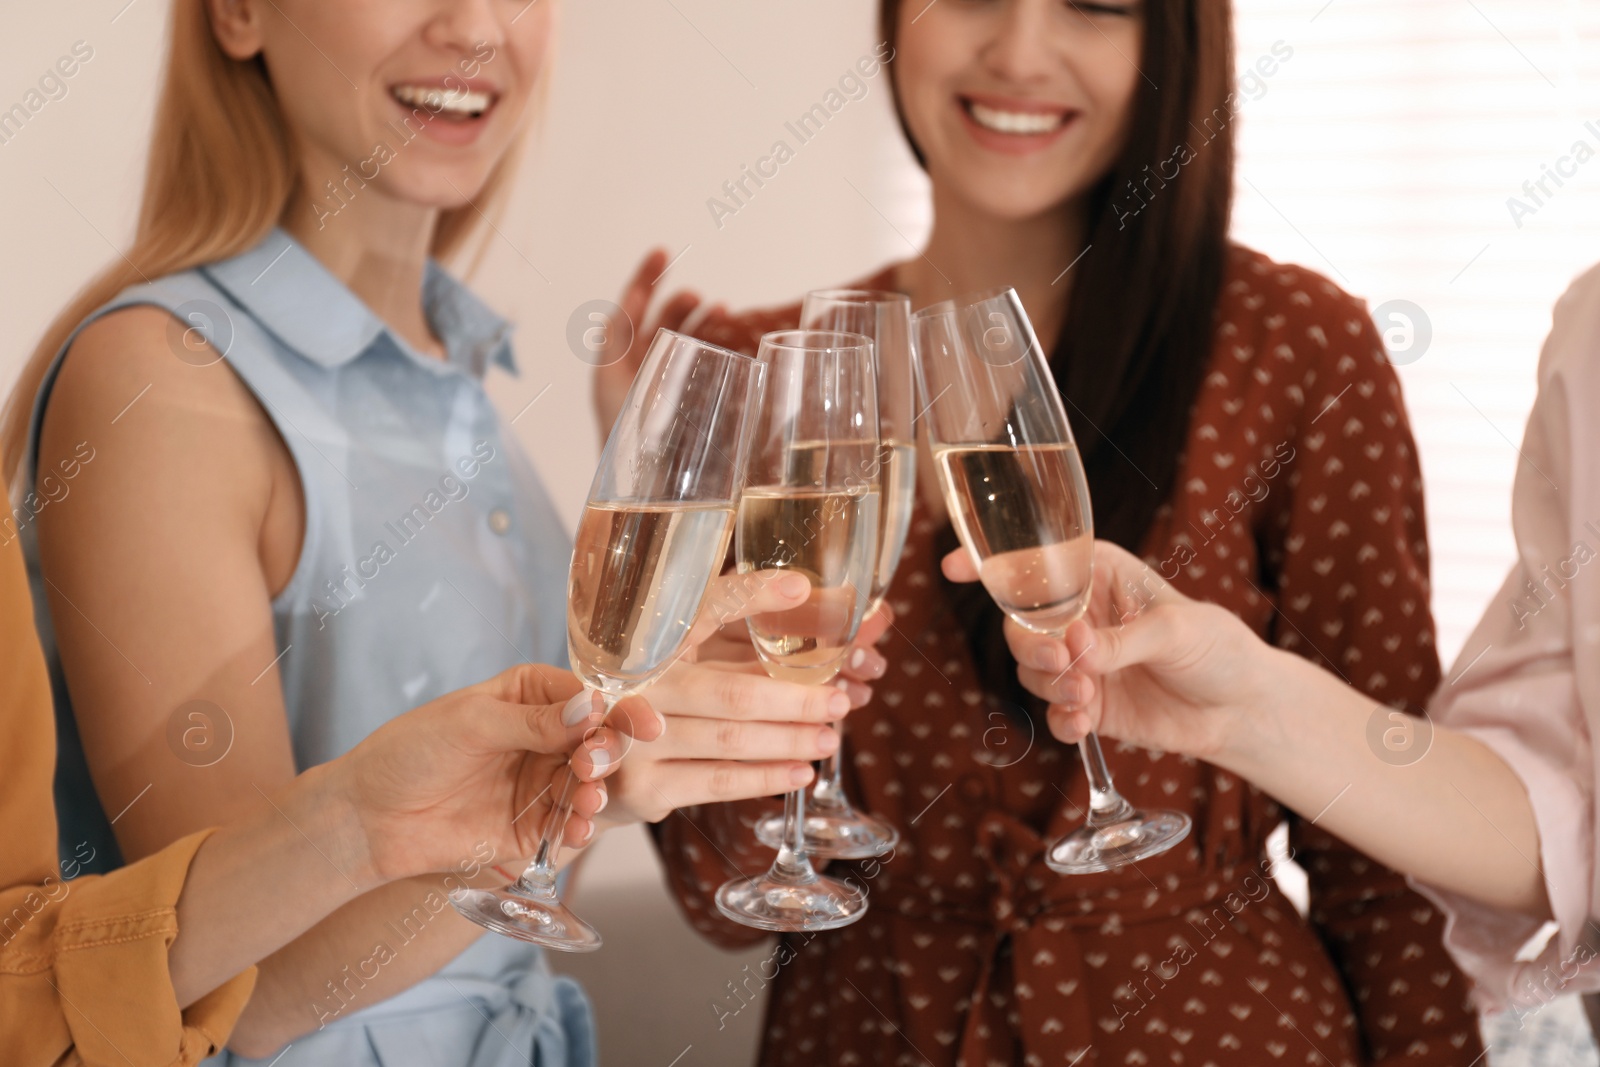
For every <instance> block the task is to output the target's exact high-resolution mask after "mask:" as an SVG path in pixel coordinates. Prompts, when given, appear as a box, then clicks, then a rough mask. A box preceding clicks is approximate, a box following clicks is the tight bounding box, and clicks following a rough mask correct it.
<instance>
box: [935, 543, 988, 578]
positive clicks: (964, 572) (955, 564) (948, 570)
mask: <svg viewBox="0 0 1600 1067" xmlns="http://www.w3.org/2000/svg"><path fill="white" fill-rule="evenodd" d="M939 567H940V569H941V570H943V571H944V576H945V577H946V578H948V579H950V580H951V581H952V582H975V581H977V580H978V564H977V561H976V560H974V559H973V558H972V553H971V552H968V551H967V550H966V549H965V548H958V549H956V550H954V551H953V552H950V553H949V554H948V555H946V556H945V557H944V559H942V560H940V561H939Z"/></svg>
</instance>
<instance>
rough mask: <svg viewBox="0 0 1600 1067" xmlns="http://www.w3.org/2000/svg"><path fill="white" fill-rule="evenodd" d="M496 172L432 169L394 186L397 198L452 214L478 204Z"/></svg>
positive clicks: (411, 175)
mask: <svg viewBox="0 0 1600 1067" xmlns="http://www.w3.org/2000/svg"><path fill="white" fill-rule="evenodd" d="M492 173H493V168H487V169H486V168H483V167H448V168H429V169H428V170H427V171H426V172H425V173H424V172H418V173H415V174H408V175H405V176H404V178H403V179H401V180H400V181H397V182H396V183H395V188H394V195H395V196H397V197H399V198H400V199H402V200H405V201H408V202H409V203H413V204H418V205H421V206H422V207H431V208H438V209H439V210H440V211H452V210H454V209H456V208H460V207H466V206H467V205H468V203H470V202H476V201H477V200H478V198H479V197H480V196H482V195H483V192H484V188H485V187H486V186H487V185H488V184H489V175H490V174H492Z"/></svg>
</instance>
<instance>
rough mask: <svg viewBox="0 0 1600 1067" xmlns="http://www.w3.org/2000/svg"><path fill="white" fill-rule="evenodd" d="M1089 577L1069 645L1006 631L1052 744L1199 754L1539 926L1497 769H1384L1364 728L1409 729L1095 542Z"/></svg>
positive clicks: (1483, 763)
mask: <svg viewBox="0 0 1600 1067" xmlns="http://www.w3.org/2000/svg"><path fill="white" fill-rule="evenodd" d="M944 565H945V573H946V574H948V575H949V576H950V577H951V578H952V580H956V581H963V580H975V579H976V572H975V571H973V569H972V566H971V563H970V561H969V560H967V558H966V557H965V556H964V555H963V554H962V553H960V552H957V553H952V554H951V555H950V556H947V557H946V558H945V564H944ZM1095 567H1096V574H1095V601H1096V602H1095V605H1094V606H1093V607H1092V608H1091V609H1090V610H1091V614H1090V622H1092V623H1093V625H1090V622H1085V621H1080V622H1078V623H1075V624H1074V626H1073V628H1072V630H1070V631H1069V632H1068V634H1067V640H1066V641H1065V642H1064V643H1063V642H1062V641H1060V640H1058V639H1051V638H1046V637H1041V636H1039V635H1036V634H1028V633H1026V632H1025V631H1023V630H1022V629H1021V628H1020V627H1016V626H1014V625H1008V626H1007V631H1006V633H1007V638H1008V640H1009V641H1010V644H1011V649H1012V652H1013V653H1014V654H1015V655H1016V657H1017V660H1018V663H1019V664H1020V665H1021V666H1020V667H1019V675H1020V677H1021V678H1022V681H1023V684H1024V685H1026V686H1027V687H1028V688H1029V689H1030V690H1031V691H1032V692H1034V693H1035V694H1036V695H1038V696H1040V697H1042V698H1043V699H1045V700H1049V701H1051V702H1052V706H1051V708H1050V713H1049V715H1050V727H1051V732H1052V733H1054V734H1055V735H1056V736H1057V737H1058V738H1060V739H1061V740H1063V741H1066V742H1069V743H1071V742H1076V741H1078V740H1079V739H1081V738H1082V737H1083V735H1084V734H1085V733H1087V732H1088V731H1089V730H1091V729H1099V730H1102V731H1103V732H1104V733H1105V734H1107V735H1108V736H1111V737H1117V738H1120V739H1123V740H1128V741H1132V742H1134V743H1136V744H1141V745H1147V746H1150V747H1152V748H1159V749H1162V750H1165V751H1171V752H1183V753H1186V754H1188V755H1192V756H1197V757H1199V758H1201V759H1204V760H1206V761H1207V762H1210V763H1215V764H1216V765H1218V766H1220V767H1224V768H1226V769H1228V770H1230V771H1233V772H1234V773H1236V774H1238V775H1240V776H1241V777H1243V778H1245V779H1247V780H1249V781H1252V782H1254V783H1255V784H1256V785H1258V786H1260V787H1261V788H1262V789H1263V790H1265V791H1266V792H1268V793H1270V794H1271V795H1272V796H1273V797H1275V798H1277V799H1278V800H1279V801H1281V802H1282V803H1283V804H1285V805H1286V806H1288V807H1290V808H1292V809H1294V810H1295V811H1297V812H1299V813H1300V814H1302V815H1304V816H1305V817H1306V818H1308V819H1316V821H1317V825H1319V826H1322V827H1325V828H1326V829H1328V830H1329V831H1330V832H1332V833H1334V834H1337V835H1338V836H1339V837H1341V838H1343V839H1344V840H1346V841H1348V842H1350V843H1351V844H1352V845H1355V846H1357V847H1359V848H1360V849H1362V850H1363V851H1365V852H1366V853H1368V854H1369V855H1371V856H1372V858H1373V859H1375V860H1378V861H1379V862H1380V863H1384V864H1387V865H1388V866H1390V867H1393V868H1394V869H1395V870H1398V871H1402V872H1404V873H1406V874H1409V875H1412V876H1413V877H1416V878H1419V879H1421V880H1423V881H1426V882H1428V883H1430V884H1433V885H1437V886H1439V887H1441V888H1444V889H1449V890H1453V891H1455V892H1458V893H1461V894H1464V895H1467V896H1470V897H1473V898H1474V899H1477V900H1480V901H1482V902H1483V903H1485V904H1488V905H1491V906H1493V907H1497V908H1503V909H1505V910H1507V911H1513V912H1518V913H1521V914H1526V915H1529V916H1532V917H1535V918H1544V917H1547V916H1548V914H1549V902H1548V900H1547V898H1546V895H1545V887H1544V881H1543V877H1542V875H1541V871H1540V868H1539V866H1538V856H1539V839H1538V828H1537V826H1536V824H1535V822H1534V818H1533V808H1532V805H1531V803H1530V802H1529V799H1528V794H1527V791H1526V790H1525V789H1524V788H1523V786H1522V783H1521V781H1520V779H1518V778H1517V776H1516V774H1515V773H1514V772H1513V771H1512V770H1511V768H1510V767H1509V766H1507V765H1506V763H1505V761H1504V760H1502V759H1500V757H1499V756H1497V755H1495V754H1494V753H1493V752H1491V751H1490V750H1489V749H1488V748H1487V747H1485V746H1484V745H1483V744H1481V743H1480V742H1478V741H1476V740H1475V739H1473V738H1471V737H1469V736H1466V735H1464V734H1461V733H1457V732H1455V731H1452V730H1448V729H1445V728H1443V727H1435V728H1434V731H1433V740H1432V747H1431V748H1430V749H1429V750H1428V751H1427V754H1426V756H1424V757H1423V758H1421V759H1418V760H1416V761H1415V762H1412V763H1409V764H1400V763H1396V762H1393V761H1388V760H1386V759H1384V758H1383V757H1382V756H1380V754H1379V749H1375V748H1374V747H1373V745H1372V744H1371V743H1370V742H1369V733H1368V730H1369V727H1370V725H1371V723H1372V721H1373V719H1374V717H1377V718H1378V719H1379V721H1380V723H1381V729H1388V728H1403V727H1404V726H1405V723H1404V722H1403V721H1400V722H1393V721H1391V720H1390V719H1389V718H1388V715H1389V713H1390V709H1388V708H1387V707H1384V706H1382V705H1378V704H1376V703H1374V702H1373V701H1372V700H1370V699H1368V698H1366V697H1364V696H1362V695H1361V694H1360V693H1358V692H1357V691H1356V690H1354V689H1352V688H1350V687H1349V686H1347V685H1345V684H1344V683H1343V682H1341V681H1339V680H1338V679H1337V678H1335V677H1334V676H1333V675H1331V674H1328V673H1327V672H1325V671H1323V670H1321V669H1319V668H1317V667H1315V666H1313V665H1312V664H1310V663H1307V662H1306V661H1305V660H1303V659H1301V658H1300V657H1299V656H1295V655H1293V654H1291V653H1288V652H1283V651H1280V650H1278V649H1275V648H1272V647H1270V646H1268V645H1266V644H1265V643H1263V642H1262V641H1261V640H1260V639H1259V638H1257V637H1256V636H1255V635H1254V634H1253V633H1251V632H1250V630H1249V628H1248V627H1246V626H1245V625H1244V623H1242V622H1240V621H1239V620H1238V619H1237V618H1235V617H1234V616H1233V615H1232V614H1231V613H1230V612H1228V611H1226V610H1225V609H1223V608H1219V607H1216V606H1215V605H1211V604H1203V603H1200V602H1198V601H1194V600H1190V599H1189V598H1188V597H1185V596H1183V595H1182V594H1181V593H1179V592H1177V591H1176V590H1174V589H1172V588H1171V587H1170V586H1168V585H1167V584H1166V583H1165V582H1163V581H1162V580H1161V577H1160V576H1159V575H1157V574H1156V573H1155V572H1154V571H1153V570H1152V569H1151V568H1149V567H1147V566H1145V564H1144V563H1143V562H1142V561H1140V560H1138V559H1136V558H1135V557H1133V556H1132V555H1130V554H1129V553H1127V552H1125V551H1123V550H1122V549H1120V548H1118V547H1117V546H1115V545H1112V544H1109V543H1106V542H1098V543H1096V545H1095ZM969 574H970V576H969ZM1069 665H1070V667H1069ZM1381 729H1380V735H1381ZM1380 749H1381V746H1380Z"/></svg>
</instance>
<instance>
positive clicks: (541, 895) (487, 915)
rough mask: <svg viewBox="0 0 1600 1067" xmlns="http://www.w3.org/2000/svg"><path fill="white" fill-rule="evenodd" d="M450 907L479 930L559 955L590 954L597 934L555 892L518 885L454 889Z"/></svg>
mask: <svg viewBox="0 0 1600 1067" xmlns="http://www.w3.org/2000/svg"><path fill="white" fill-rule="evenodd" d="M450 903H451V905H452V906H453V907H454V908H455V909H456V911H459V912H460V913H461V914H462V915H464V916H465V917H467V918H468V919H471V920H472V921H473V922H475V923H477V924H478V925H479V926H482V927H486V928H487V929H490V930H493V931H494V932H495V933H497V934H501V935H503V936H505V937H510V938H515V939H516V940H518V941H531V942H532V943H533V944H535V945H543V946H544V947H545V948H553V949H556V950H558V951H561V952H593V951H594V950H595V949H597V948H599V947H600V944H601V941H600V932H599V931H598V930H596V929H595V928H594V927H592V926H590V925H589V924H588V923H586V922H584V921H583V920H582V919H580V918H578V917H577V916H576V915H574V914H573V913H572V911H571V909H569V908H568V907H567V906H566V905H565V904H563V903H561V899H560V898H559V897H557V896H556V895H555V892H554V891H553V890H552V891H549V892H540V891H539V890H538V889H537V888H535V887H526V888H525V887H524V885H523V884H522V883H515V884H512V885H508V886H506V887H505V888H504V889H458V890H456V891H455V892H453V893H451V894H450Z"/></svg>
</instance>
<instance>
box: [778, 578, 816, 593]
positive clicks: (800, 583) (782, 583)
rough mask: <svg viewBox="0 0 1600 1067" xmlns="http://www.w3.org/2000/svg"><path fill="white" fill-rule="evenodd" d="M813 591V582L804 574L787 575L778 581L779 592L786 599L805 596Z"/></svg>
mask: <svg viewBox="0 0 1600 1067" xmlns="http://www.w3.org/2000/svg"><path fill="white" fill-rule="evenodd" d="M810 590H811V582H810V581H809V580H808V579H807V578H806V576H805V575H803V574H785V575H784V576H783V577H782V578H779V579H778V592H780V593H782V594H783V595H784V596H786V597H797V596H805V595H806V593H808V592H810Z"/></svg>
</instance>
